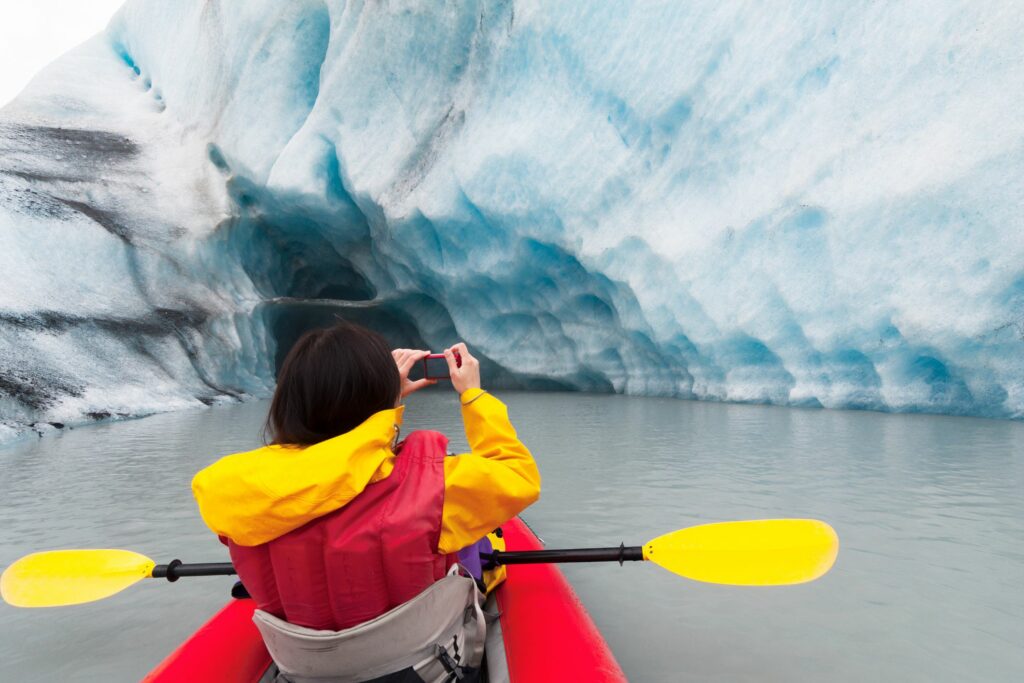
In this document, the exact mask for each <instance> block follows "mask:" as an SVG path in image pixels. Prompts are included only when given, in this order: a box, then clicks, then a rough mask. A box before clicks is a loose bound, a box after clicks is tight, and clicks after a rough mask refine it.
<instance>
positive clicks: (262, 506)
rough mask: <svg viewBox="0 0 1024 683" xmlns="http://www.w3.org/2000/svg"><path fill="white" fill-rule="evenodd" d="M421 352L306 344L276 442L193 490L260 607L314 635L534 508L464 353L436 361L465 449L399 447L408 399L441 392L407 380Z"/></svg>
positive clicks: (284, 390) (417, 438) (213, 468)
mask: <svg viewBox="0 0 1024 683" xmlns="http://www.w3.org/2000/svg"><path fill="white" fill-rule="evenodd" d="M428 353H429V352H427V351H413V350H408V349H398V350H395V351H390V350H389V348H388V346H387V344H386V342H385V340H384V339H383V338H382V337H380V336H379V335H377V334H376V333H374V332H371V331H370V330H367V329H364V328H362V327H359V326H357V325H353V324H349V323H341V324H338V325H335V326H334V327H332V328H329V329H321V330H315V331H311V332H308V333H306V334H305V335H304V336H303V337H302V338H301V339H300V340H299V341H298V342H297V343H296V344H295V346H294V347H293V348H292V349H291V351H290V352H289V353H288V356H287V357H286V358H285V361H284V363H283V364H282V366H281V369H280V372H279V374H278V383H277V389H276V391H275V392H274V398H273V401H272V402H271V405H270V414H269V417H268V420H267V426H268V427H269V432H270V434H271V435H272V437H273V438H272V442H271V444H270V445H268V446H264V447H262V448H258V449H256V450H253V451H248V452H245V453H237V454H235V455H229V456H227V457H224V458H221V459H220V460H218V461H217V462H216V463H214V464H213V465H210V466H209V467H207V468H205V469H204V470H202V471H200V472H199V473H198V474H197V475H196V476H195V478H194V479H193V481H192V490H193V493H194V494H195V497H196V500H197V502H198V504H199V511H200V513H201V515H202V517H203V520H204V521H205V522H206V524H207V525H208V526H209V527H210V529H212V530H213V532H214V533H216V534H218V535H219V536H220V537H221V538H222V540H224V541H225V543H227V545H228V547H229V549H230V552H231V558H232V561H233V562H234V564H235V567H236V569H237V571H238V575H239V578H241V580H242V583H243V584H244V585H245V587H246V589H247V590H248V592H249V593H250V595H252V597H253V598H254V600H255V601H256V603H257V606H258V608H259V609H260V610H263V611H264V612H266V613H269V614H271V615H273V616H274V617H276V618H278V619H280V620H284V621H285V622H287V623H288V624H290V625H294V626H297V627H304V628H306V629H317V630H320V631H323V630H327V631H341V630H344V629H350V628H352V627H354V626H356V625H359V624H364V623H365V622H367V621H369V620H372V619H375V618H376V617H380V616H381V615H383V614H385V613H386V612H388V611H389V610H392V609H393V608H395V607H397V606H399V605H402V604H403V603H406V602H407V601H410V600H412V599H413V598H416V597H417V596H418V595H420V594H421V593H423V592H424V591H426V589H428V588H429V587H431V586H432V585H433V584H434V583H435V582H437V581H439V580H441V579H443V578H444V577H445V576H446V575H447V574H448V573H449V569H450V568H451V567H452V566H453V565H454V564H455V562H456V555H455V554H456V553H458V551H460V550H463V549H465V548H466V547H467V546H471V545H472V544H474V543H475V542H477V541H479V540H480V539H481V538H483V537H485V536H486V535H487V534H488V533H489V532H491V531H492V530H494V529H496V528H497V527H499V526H500V525H501V524H503V523H504V522H506V521H508V520H509V519H511V518H512V517H514V516H515V515H516V514H518V513H519V512H520V511H522V510H523V509H524V508H526V507H527V506H528V505H530V504H531V503H533V502H534V501H535V500H537V498H538V496H539V495H540V475H539V473H538V471H537V466H536V463H535V462H534V460H533V457H532V456H531V455H530V452H529V451H528V450H527V449H526V447H525V446H524V445H523V444H522V443H521V442H520V441H519V439H518V438H517V436H516V432H515V429H513V427H512V424H511V423H510V422H509V419H508V414H507V410H506V407H505V405H504V404H503V403H502V402H501V401H499V400H498V399H497V398H495V397H494V396H493V395H491V394H489V393H487V392H486V391H484V390H483V389H481V387H480V366H479V362H478V361H477V359H476V358H474V357H473V355H472V354H471V353H470V352H469V350H468V349H467V348H466V345H465V344H461V343H460V344H456V345H455V346H452V347H451V348H449V349H446V350H445V352H444V355H445V359H446V360H447V362H448V368H449V371H450V373H451V383H452V387H453V388H454V389H455V391H456V392H457V393H458V395H459V400H460V403H461V410H462V420H463V424H464V426H465V430H466V436H467V438H468V441H469V445H470V452H469V453H468V454H465V455H459V456H455V457H445V455H446V446H447V439H446V438H445V437H444V436H443V435H442V434H440V433H437V432H429V431H417V432H413V433H412V434H410V435H409V436H408V437H407V438H406V439H405V440H404V441H402V442H399V441H398V437H399V428H400V425H401V423H402V415H403V411H404V406H403V405H401V400H402V399H403V398H404V397H405V396H408V395H409V394H411V393H412V392H414V391H416V390H418V389H420V388H422V387H424V386H427V385H428V384H432V383H434V381H435V380H419V381H411V380H410V379H409V372H410V370H411V369H412V367H413V366H414V365H415V364H416V363H417V362H418V361H420V360H422V359H423V358H424V357H425V356H426V355H428ZM257 614H259V613H257ZM257 623H258V624H259V621H257ZM262 628H263V627H262V626H261V629H262ZM266 635H267V634H266V631H264V636H265V637H266ZM268 644H269V641H268ZM271 649H272V651H273V648H271ZM277 658H278V657H277V655H276V654H275V659H277ZM279 663H280V662H279ZM446 666H447V665H446ZM282 668H283V667H282Z"/></svg>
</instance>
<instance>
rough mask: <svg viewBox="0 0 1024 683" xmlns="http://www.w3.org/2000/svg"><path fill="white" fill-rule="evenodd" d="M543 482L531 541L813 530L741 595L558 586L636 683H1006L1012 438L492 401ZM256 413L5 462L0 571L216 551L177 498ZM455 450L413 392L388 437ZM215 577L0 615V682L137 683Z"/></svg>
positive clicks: (1017, 618) (648, 580) (217, 583)
mask: <svg viewBox="0 0 1024 683" xmlns="http://www.w3.org/2000/svg"><path fill="white" fill-rule="evenodd" d="M501 398H503V399H504V400H505V401H506V402H507V403H508V404H509V406H510V410H511V414H512V417H513V422H514V423H515V424H516V426H517V427H518V429H519V431H520V435H521V437H522V438H523V440H524V442H525V443H526V444H527V445H528V446H530V448H531V449H532V450H533V452H534V454H535V456H536V457H537V460H538V461H539V463H540V468H541V473H542V474H543V477H544V487H543V488H544V493H543V498H542V500H541V501H540V502H539V503H538V504H536V505H535V506H534V507H533V508H531V509H530V510H529V511H528V512H527V514H526V515H525V516H526V518H527V520H528V521H529V522H530V523H531V525H533V526H534V527H535V529H536V530H537V531H538V533H539V534H540V535H541V536H543V537H544V539H545V540H546V541H547V542H548V544H549V546H552V547H555V546H568V545H591V544H594V545H617V544H618V543H619V541H625V542H626V543H627V544H634V543H635V544H639V543H641V542H643V541H644V540H647V539H648V538H650V537H653V536H655V535H658V534H660V533H663V532H665V531H669V530H671V529H675V528H679V527H683V526H687V525H691V524H699V523H703V522H710V521H719V520H731V519H745V518H755V517H818V518H821V519H824V520H827V521H829V522H830V523H831V524H832V525H833V526H834V527H835V528H836V530H837V531H838V533H839V536H840V538H841V541H842V549H841V551H840V555H839V560H838V562H837V564H836V567H835V568H834V569H833V571H832V572H831V573H830V574H829V575H827V576H826V577H824V578H823V579H821V580H819V581H817V582H815V583H812V584H808V585H804V586H796V587H788V588H771V589H749V588H748V589H740V588H729V587H724V586H712V585H706V584H698V583H694V582H690V581H687V580H684V579H680V578H676V577H674V576H672V575H669V574H667V573H665V572H664V571H663V570H660V569H658V568H657V567H653V566H640V565H634V566H626V567H619V566H617V565H609V566H604V565H602V566H597V565H594V566H576V567H569V568H567V569H566V573H567V575H568V576H569V578H570V580H571V581H572V583H573V584H574V585H575V586H576V588H577V591H578V592H579V594H580V596H581V598H582V599H583V601H584V602H585V603H586V605H587V607H588V608H589V609H590V611H591V614H592V615H593V617H594V619H595V621H596V622H597V623H598V625H599V626H600V628H601V629H602V631H603V632H604V634H605V636H606V637H607V639H608V641H609V642H610V643H611V646H612V648H613V650H614V651H615V654H616V656H617V657H618V659H619V661H620V662H621V663H622V666H623V668H624V669H625V670H626V672H627V674H629V676H630V679H631V680H635V681H677V680H696V681H743V680H749V681H821V680H829V681H861V680H887V681H897V680H898V681H936V680H950V681H961V680H986V681H1000V680H1006V681H1010V680H1021V678H1022V677H1024V617H1022V615H1024V423H1020V422H1002V421H993V420H980V419H970V418H954V417H939V416H924V415H889V414H880V413H868V412H844V411H820V410H819V411H815V410H798V409H787V408H774V407H764V406H746V405H725V404H714V403H699V402H690V401H677V400H669V399H664V400H663V399H653V398H626V397H621V396H594V395H581V394H533V393H506V394H502V395H501ZM265 410H266V403H259V402H257V403H249V404H242V405H234V406H227V407H218V408H212V409H208V410H197V411H187V412H179V413H171V414H164V415H157V416H154V417H149V418H146V419H142V420H134V421H129V422H122V423H113V424H103V425H97V426H92V427H87V428H79V429H75V430H71V431H65V432H62V433H59V434H56V435H49V436H46V437H44V438H40V439H32V440H23V441H20V442H17V443H14V444H10V445H8V446H6V447H4V448H2V449H0V487H2V490H3V491H4V496H3V499H2V500H0V519H2V526H0V567H5V566H6V565H7V564H9V563H10V562H12V561H13V560H14V559H16V558H18V557H20V556H21V555H24V554H26V553H29V552H32V551H35V550H41V549H48V548H65V547H120V548H130V549H134V550H137V551H139V552H142V553H145V554H147V555H149V556H150V557H153V558H154V559H156V560H157V561H158V562H163V561H167V560H169V559H171V558H174V557H179V558H181V559H182V560H185V561H218V560H223V559H225V557H226V553H225V552H224V550H223V548H222V547H221V546H220V545H219V543H218V542H217V541H216V540H215V539H214V537H213V536H212V534H210V533H209V532H208V531H207V530H206V529H205V528H204V527H203V524H202V522H201V520H200V519H199V516H198V514H197V512H196V510H195V506H194V503H193V501H192V497H191V494H190V491H189V480H190V478H191V476H192V474H193V473H194V472H195V471H196V470H198V469H199V468H201V467H202V466H204V465H205V464H207V463H209V462H210V461H212V460H213V459H214V458H215V457H217V456H219V455H222V454H225V453H229V452H232V451H237V450H243V449H247V448H250V447H253V446H254V445H255V444H257V442H258V439H259V435H258V434H259V428H260V425H261V421H262V419H263V416H264V412H265ZM417 427H432V428H436V429H441V430H443V431H445V432H447V433H448V434H449V435H450V436H451V437H452V439H453V444H454V445H455V446H457V447H459V448H464V447H465V437H464V435H463V434H462V429H461V426H460V424H459V416H458V409H457V407H456V402H455V397H454V395H452V394H451V393H448V392H442V391H440V390H434V391H430V392H424V393H422V394H419V395H416V396H414V397H412V399H411V400H410V407H409V409H408V411H407V418H406V427H405V431H406V432H408V431H409V430H410V429H413V428H417ZM230 585H231V581H230V580H228V579H221V578H209V579H190V580H182V581H179V582H178V583H176V584H173V585H171V584H167V583H166V582H163V581H149V582H143V583H142V584H139V585H137V586H135V587H133V588H132V589H130V590H127V591H125V592H124V593H122V594H120V595H118V596H115V597H114V598H111V599H108V600H106V601H103V602H99V603H94V604H91V605H83V606H78V607H69V608H57V609H47V610H18V609H14V608H11V607H9V606H7V605H2V604H0V679H2V680H18V681H50V680H59V679H63V680H69V681H71V680H73V681H130V680H137V679H138V678H139V677H140V676H142V675H144V674H145V672H147V671H148V670H149V669H150V668H151V667H152V666H153V665H155V664H156V663H157V662H159V661H160V659H161V658H162V657H163V656H164V655H165V654H167V653H168V652H170V651H171V650H172V649H173V648H174V647H175V646H176V645H177V644H178V643H180V642H181V640H182V639H184V638H185V637H186V636H187V635H188V634H189V633H190V632H191V631H193V630H194V629H195V628H196V627H197V626H199V625H200V624H201V623H202V622H203V621H204V620H205V619H206V618H207V617H208V616H209V615H210V614H211V613H212V612H213V611H215V610H216V609H217V608H218V606H219V605H220V604H222V603H223V602H224V601H225V600H226V599H227V592H228V590H229V588H230Z"/></svg>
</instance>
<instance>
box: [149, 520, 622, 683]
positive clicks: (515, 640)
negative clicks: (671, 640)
mask: <svg viewBox="0 0 1024 683" xmlns="http://www.w3.org/2000/svg"><path fill="white" fill-rule="evenodd" d="M502 529H503V530H504V536H505V542H506V546H507V549H508V550H541V549H542V548H543V545H542V544H541V542H540V540H539V539H538V538H537V536H536V535H535V534H534V533H533V532H532V531H531V530H530V528H529V527H528V526H526V524H525V523H524V522H523V521H522V520H521V519H519V518H516V519H513V520H511V521H510V522H508V523H506V524H504V525H502ZM494 599H495V601H496V604H497V607H498V609H499V611H500V614H501V617H500V620H499V623H498V624H497V625H496V626H497V627H498V628H494V627H493V626H492V630H493V633H494V637H491V636H489V637H488V644H487V668H488V678H487V680H488V681H489V682H490V683H498V682H499V681H509V682H510V683H543V682H544V681H556V680H557V681H564V680H567V678H566V676H567V674H569V678H570V679H574V680H587V681H607V682H613V681H625V680H626V676H625V674H623V672H622V669H621V668H619V665H618V663H617V662H616V661H615V657H614V656H613V655H612V653H611V650H610V649H609V647H608V644H607V643H606V642H605V641H604V638H603V637H602V636H601V632H600V631H598V629H597V627H596V626H595V625H594V622H593V621H592V620H591V619H590V615H588V614H587V611H586V609H585V608H584V607H583V604H582V603H581V602H580V600H579V598H577V597H576V593H575V592H574V591H573V589H572V587H571V586H570V585H569V582H568V581H567V580H566V579H565V576H564V575H563V574H562V572H561V570H559V569H558V567H557V565H553V564H534V565H529V564H523V565H513V566H510V567H508V578H507V579H506V580H505V582H504V583H503V584H502V585H501V586H499V587H498V588H497V590H496V591H495V592H494ZM255 609H256V605H255V603H254V602H253V601H252V600H249V599H243V600H232V601H231V602H229V603H228V604H227V605H226V606H225V607H224V608H223V609H221V610H220V611H219V612H217V613H216V614H215V615H214V616H213V617H212V618H211V619H210V620H209V621H208V622H206V624H204V625H203V626H202V627H200V628H199V630H197V631H196V632H195V633H194V634H193V635H192V636H191V637H189V639H188V640H186V641H185V642H184V643H182V644H181V645H180V646H179V647H178V648H177V649H176V650H175V651H174V652H172V653H171V654H170V655H168V657H167V658H166V659H164V661H163V662H161V663H160V664H159V665H157V667H156V668H155V669H153V670H152V671H151V672H150V673H149V675H148V676H146V678H145V679H143V680H144V681H146V682H148V683H170V682H171V681H198V682H202V681H211V682H212V681H218V682H233V681H237V682H238V683H255V682H256V681H259V680H260V678H261V677H262V676H263V674H264V673H266V671H267V669H268V668H269V667H270V666H271V664H272V662H271V659H270V655H269V653H267V650H266V648H265V647H264V646H263V639H262V638H261V637H260V633H259V631H258V630H257V629H256V625H255V624H254V623H253V621H252V614H253V611H254V610H255ZM502 645H503V646H504V647H503V648H502V647H501V646H502ZM502 660H504V661H502Z"/></svg>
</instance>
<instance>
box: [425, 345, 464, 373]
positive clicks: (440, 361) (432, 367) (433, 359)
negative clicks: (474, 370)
mask: <svg viewBox="0 0 1024 683" xmlns="http://www.w3.org/2000/svg"><path fill="white" fill-rule="evenodd" d="M453 353H454V354H455V365H456V367H460V368H461V367H462V356H460V355H459V352H458V351H454V352H453ZM423 376H424V377H425V378H426V379H451V376H452V374H451V372H449V371H448V359H447V358H445V357H444V354H443V353H432V354H430V355H429V356H427V357H426V358H424V359H423Z"/></svg>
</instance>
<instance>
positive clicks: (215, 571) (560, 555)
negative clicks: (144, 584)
mask: <svg viewBox="0 0 1024 683" xmlns="http://www.w3.org/2000/svg"><path fill="white" fill-rule="evenodd" d="M480 559H481V560H483V561H484V563H485V564H491V565H502V564H545V563H548V562H618V563H619V564H622V563H623V562H631V561H638V560H643V559H644V549H643V548H642V547H641V546H638V545H634V546H628V547H627V546H625V545H620V546H619V547H618V548H567V549H565V550H510V551H505V550H495V551H494V552H493V553H481V554H480ZM237 573H238V572H236V571H235V566H234V565H233V564H231V563H230V562H197V563H194V564H182V562H181V560H171V561H170V562H168V563H167V564H158V565H156V566H155V567H153V573H152V575H151V576H152V577H153V578H154V579H167V580H168V581H177V580H178V579H180V578H181V577H183V576H232V575H234V574H237Z"/></svg>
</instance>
